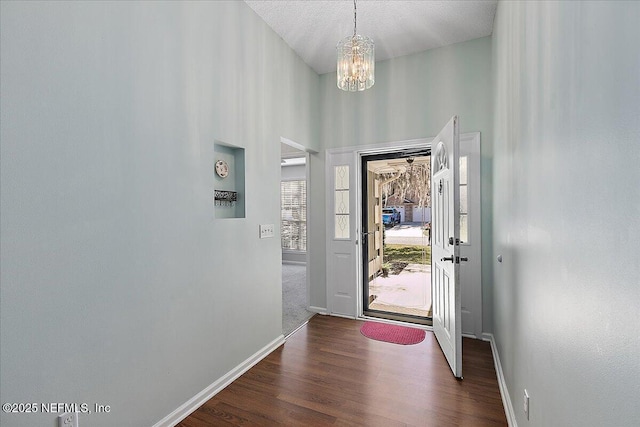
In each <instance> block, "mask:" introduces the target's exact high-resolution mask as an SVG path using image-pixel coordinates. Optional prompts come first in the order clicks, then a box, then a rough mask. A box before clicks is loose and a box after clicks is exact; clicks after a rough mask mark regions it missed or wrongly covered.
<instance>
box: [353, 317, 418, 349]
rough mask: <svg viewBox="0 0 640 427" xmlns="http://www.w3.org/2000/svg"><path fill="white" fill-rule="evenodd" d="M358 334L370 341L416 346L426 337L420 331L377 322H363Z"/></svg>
mask: <svg viewBox="0 0 640 427" xmlns="http://www.w3.org/2000/svg"><path fill="white" fill-rule="evenodd" d="M360 333H361V334H362V335H364V336H365V337H367V338H371V339H372V340H377V341H384V342H390V343H393V344H402V345H411V344H418V343H419V342H422V341H423V340H424V337H425V336H426V335H427V333H426V332H425V331H423V330H422V329H416V328H407V327H406V326H398V325H390V324H387V323H378V322H364V325H362V327H361V328H360Z"/></svg>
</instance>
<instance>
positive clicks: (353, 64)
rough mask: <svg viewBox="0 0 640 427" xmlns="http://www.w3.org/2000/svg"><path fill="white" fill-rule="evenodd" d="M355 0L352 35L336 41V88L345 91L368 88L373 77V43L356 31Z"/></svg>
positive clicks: (372, 81) (373, 79) (354, 1)
mask: <svg viewBox="0 0 640 427" xmlns="http://www.w3.org/2000/svg"><path fill="white" fill-rule="evenodd" d="M356 28H357V25H356V0H353V35H352V36H347V37H345V38H344V39H342V40H340V41H339V42H338V45H337V46H336V49H337V50H338V88H340V89H342V90H345V91H347V92H357V91H361V90H365V89H369V88H370V87H371V86H373V83H374V82H375V78H374V71H375V69H374V67H375V58H374V44H373V40H371V39H370V38H369V37H365V36H361V35H359V34H357V33H356Z"/></svg>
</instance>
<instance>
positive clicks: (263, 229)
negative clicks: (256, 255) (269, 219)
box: [260, 224, 275, 239]
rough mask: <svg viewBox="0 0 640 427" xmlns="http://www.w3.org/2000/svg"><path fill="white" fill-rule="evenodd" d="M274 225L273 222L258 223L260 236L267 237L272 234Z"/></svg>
mask: <svg viewBox="0 0 640 427" xmlns="http://www.w3.org/2000/svg"><path fill="white" fill-rule="evenodd" d="M274 229H275V226H274V225H273V224H260V238H261V239H267V238H269V237H273V236H274Z"/></svg>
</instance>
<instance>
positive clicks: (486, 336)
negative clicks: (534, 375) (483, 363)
mask: <svg viewBox="0 0 640 427" xmlns="http://www.w3.org/2000/svg"><path fill="white" fill-rule="evenodd" d="M482 339H483V341H489V343H490V344H491V353H492V354H493V364H494V366H495V368H496V376H497V377H498V386H499V387H500V396H501V397H502V405H503V406H504V413H505V415H506V416H507V423H508V424H509V427H518V423H516V414H515V412H514V410H513V405H512V404H511V398H510V397H509V389H508V388H507V383H506V381H505V379H504V373H503V372H502V364H501V363H500V355H499V354H498V347H497V346H496V340H495V338H494V337H493V334H490V333H487V332H485V333H483V334H482Z"/></svg>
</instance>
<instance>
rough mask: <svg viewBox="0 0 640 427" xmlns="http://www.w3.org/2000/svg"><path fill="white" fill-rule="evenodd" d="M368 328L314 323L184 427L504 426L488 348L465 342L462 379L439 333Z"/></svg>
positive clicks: (326, 320)
mask: <svg viewBox="0 0 640 427" xmlns="http://www.w3.org/2000/svg"><path fill="white" fill-rule="evenodd" d="M361 325H362V322H360V321H355V320H349V319H342V318H338V317H329V316H315V317H314V318H312V319H311V321H310V322H309V324H308V325H307V326H306V327H304V328H302V329H300V330H299V331H298V332H296V333H295V334H294V335H293V336H291V337H290V338H289V340H288V341H287V342H286V344H284V345H283V346H281V347H280V348H279V349H277V350H276V351H274V352H273V353H271V354H270V355H269V356H268V357H266V358H265V359H264V360H262V361H261V362H260V363H258V364H257V365H256V366H254V367H253V368H251V369H250V370H249V371H247V372H246V373H245V374H244V375H242V376H241V377H240V378H238V379H237V380H236V381H235V382H233V383H232V384H231V385H229V386H228V387H227V388H225V389H224V390H223V391H221V392H220V393H218V394H217V395H216V396H214V397H213V398H212V399H210V400H209V401H208V402H206V403H205V404H204V405H203V406H201V407H200V408H199V409H198V410H197V411H195V412H194V413H193V414H191V415H190V416H189V417H187V418H186V419H185V420H183V421H182V422H181V423H180V424H179V426H180V427H202V426H224V425H264V426H272V425H301V426H314V425H337V426H384V427H391V426H474V427H475V426H496V425H502V426H505V425H507V420H506V418H505V414H504V409H503V406H502V401H501V400H500V391H499V389H498V382H497V379H496V373H495V369H494V366H493V359H492V357H491V349H490V346H489V343H487V342H482V341H478V340H471V339H466V338H465V339H464V341H463V375H464V380H456V379H455V378H454V377H453V375H452V374H451V371H450V370H449V366H448V365H447V362H446V360H445V358H444V356H443V354H442V351H441V350H440V348H439V347H438V344H437V342H436V339H435V337H434V335H433V333H431V332H427V337H426V339H425V340H424V341H423V342H422V343H420V344H417V345H409V346H403V345H397V344H389V343H384V342H379V341H373V340H370V339H368V338H365V337H364V336H362V335H361V334H360V326H361Z"/></svg>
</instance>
